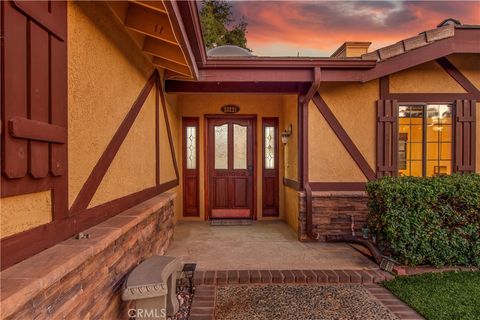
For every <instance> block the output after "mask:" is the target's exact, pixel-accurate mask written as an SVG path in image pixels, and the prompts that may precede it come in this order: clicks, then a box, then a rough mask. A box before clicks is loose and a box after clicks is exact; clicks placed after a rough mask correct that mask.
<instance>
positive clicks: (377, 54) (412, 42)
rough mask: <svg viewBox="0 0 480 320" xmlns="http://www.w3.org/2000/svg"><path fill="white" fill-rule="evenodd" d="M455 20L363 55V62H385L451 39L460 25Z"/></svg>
mask: <svg viewBox="0 0 480 320" xmlns="http://www.w3.org/2000/svg"><path fill="white" fill-rule="evenodd" d="M452 21H454V22H457V23H458V21H456V20H453V19H447V20H445V21H443V22H442V23H441V24H440V25H439V27H437V28H435V29H431V30H427V31H424V32H422V33H420V34H419V35H418V36H415V37H411V38H408V39H404V40H401V41H399V42H397V43H395V44H392V45H390V46H387V47H383V48H380V49H378V50H375V51H372V52H369V53H366V54H364V55H362V59H363V60H377V61H384V60H387V59H389V58H392V57H395V56H398V55H401V54H403V53H406V52H408V51H410V50H413V49H417V48H420V47H424V46H427V45H429V44H431V43H433V42H435V41H439V40H442V39H446V38H451V37H453V36H454V35H455V28H456V27H458V26H459V25H458V24H457V23H452Z"/></svg>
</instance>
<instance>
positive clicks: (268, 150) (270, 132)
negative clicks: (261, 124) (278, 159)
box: [265, 127, 275, 169]
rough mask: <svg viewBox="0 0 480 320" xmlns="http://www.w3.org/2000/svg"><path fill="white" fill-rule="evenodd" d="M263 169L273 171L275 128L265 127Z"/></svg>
mask: <svg viewBox="0 0 480 320" xmlns="http://www.w3.org/2000/svg"><path fill="white" fill-rule="evenodd" d="M265 169H275V127H265Z"/></svg>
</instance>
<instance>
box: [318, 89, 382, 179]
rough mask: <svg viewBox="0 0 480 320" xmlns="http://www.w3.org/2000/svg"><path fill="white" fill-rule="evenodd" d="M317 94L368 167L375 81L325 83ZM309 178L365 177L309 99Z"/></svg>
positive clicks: (372, 150) (376, 96)
mask: <svg viewBox="0 0 480 320" xmlns="http://www.w3.org/2000/svg"><path fill="white" fill-rule="evenodd" d="M320 94H321V96H322V97H323V99H324V100H325V102H326V103H327V105H328V106H329V107H330V109H331V110H332V112H333V114H334V115H335V116H336V117H337V119H338V121H339V122H340V123H341V124H342V126H343V128H344V129H345V131H346V132H347V133H348V135H349V136H350V138H351V139H352V140H353V142H354V143H355V145H356V146H357V148H358V149H359V150H360V152H361V153H362V154H363V155H364V157H365V158H366V160H367V162H368V163H369V164H370V166H372V167H374V166H375V128H376V109H375V101H377V100H378V99H379V84H378V80H373V81H370V82H367V83H364V84H358V83H351V84H336V83H325V84H322V85H321V86H320ZM308 119H309V121H308V135H309V141H308V150H309V173H308V174H309V180H310V181H316V182H364V181H366V178H365V176H364V175H363V173H362V171H361V170H360V169H359V168H358V166H357V165H356V164H355V162H354V161H353V159H352V157H351V156H350V154H348V152H347V151H346V149H345V147H344V146H343V145H342V143H341V142H340V140H339V139H338V138H337V136H336V135H335V133H334V132H333V130H332V129H331V128H330V126H329V125H328V123H327V122H326V120H325V119H324V118H323V116H322V115H321V113H320V111H319V110H318V109H317V107H316V106H315V104H314V103H313V102H310V104H309V108H308Z"/></svg>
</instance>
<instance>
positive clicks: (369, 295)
mask: <svg viewBox="0 0 480 320" xmlns="http://www.w3.org/2000/svg"><path fill="white" fill-rule="evenodd" d="M189 319H190V320H213V319H216V320H237V319H242V320H244V319H277V320H290V319H292V320H293V319H295V320H301V319H305V320H307V319H308V320H314V319H322V320H328V319H336V320H343V319H345V320H347V319H348V320H351V319H362V320H363V319H369V320H377V319H378V320H386V319H401V320H421V319H423V318H422V317H421V316H420V315H419V314H418V313H416V312H415V311H414V310H412V309H411V308H410V307H409V306H407V305H406V304H405V303H404V302H402V301H400V300H399V299H398V298H397V297H395V296H394V295H393V294H391V293H390V292H389V291H388V290H387V289H385V288H384V287H382V286H380V285H378V284H373V283H372V284H333V283H331V284H317V285H313V284H288V285H287V284H282V285H278V284H263V285H252V284H250V285H227V286H225V285H224V286H213V285H211V286H204V285H202V286H198V287H197V290H196V292H195V295H194V299H193V305H192V309H191V312H190V318H189Z"/></svg>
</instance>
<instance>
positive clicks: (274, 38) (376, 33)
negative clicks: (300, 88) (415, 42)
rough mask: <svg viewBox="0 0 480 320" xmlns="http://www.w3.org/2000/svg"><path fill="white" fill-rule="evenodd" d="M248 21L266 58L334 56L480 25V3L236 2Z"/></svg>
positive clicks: (253, 41)
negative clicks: (350, 46) (344, 49)
mask: <svg viewBox="0 0 480 320" xmlns="http://www.w3.org/2000/svg"><path fill="white" fill-rule="evenodd" d="M231 4H232V8H233V12H234V16H235V17H236V20H238V19H239V18H241V17H244V19H245V20H246V21H247V22H248V27H247V31H248V33H247V40H248V46H249V48H251V49H252V50H253V51H254V52H257V54H261V55H272V56H279V55H296V52H297V51H299V52H300V53H301V54H304V53H303V52H308V53H309V54H310V55H321V56H328V55H330V54H331V53H332V52H333V51H335V49H336V48H338V47H339V46H340V45H341V44H342V43H343V42H345V41H371V42H373V44H372V48H373V49H374V48H378V47H381V46H385V45H388V44H391V43H395V42H396V41H399V40H401V39H404V38H407V37H410V36H414V35H416V34H418V33H420V32H422V31H424V30H428V29H433V28H435V27H436V26H437V24H438V23H440V22H441V21H442V20H444V19H446V18H449V17H451V18H455V19H458V20H460V21H462V23H463V24H480V2H474V1H411V2H409V1H408V2H407V1H233V2H231Z"/></svg>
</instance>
